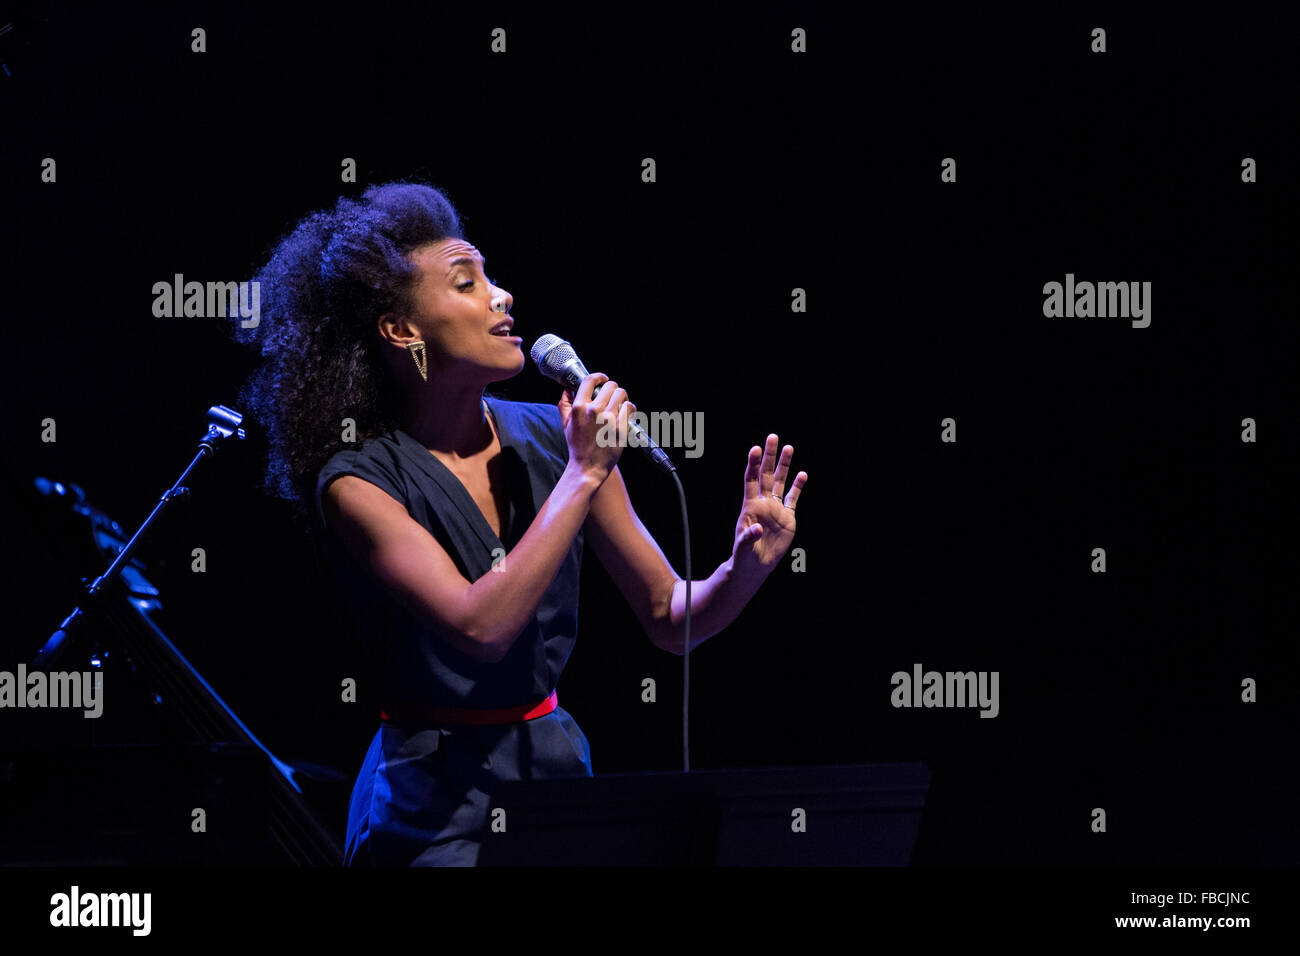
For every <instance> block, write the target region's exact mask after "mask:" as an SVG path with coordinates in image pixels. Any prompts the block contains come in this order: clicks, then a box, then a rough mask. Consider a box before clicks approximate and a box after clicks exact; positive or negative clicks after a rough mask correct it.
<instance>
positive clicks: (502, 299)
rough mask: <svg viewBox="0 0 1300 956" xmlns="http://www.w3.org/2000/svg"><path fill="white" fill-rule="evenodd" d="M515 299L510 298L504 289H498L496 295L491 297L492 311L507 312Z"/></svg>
mask: <svg viewBox="0 0 1300 956" xmlns="http://www.w3.org/2000/svg"><path fill="white" fill-rule="evenodd" d="M514 302H515V300H514V299H513V298H511V296H510V293H509V292H507V291H506V290H505V289H498V290H497V294H496V296H495V297H494V298H493V299H492V311H493V312H508V311H509V310H510V307H511V306H512V305H514Z"/></svg>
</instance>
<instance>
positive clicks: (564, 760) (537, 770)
mask: <svg viewBox="0 0 1300 956" xmlns="http://www.w3.org/2000/svg"><path fill="white" fill-rule="evenodd" d="M590 776H592V770H591V746H590V744H588V742H587V737H586V735H585V734H584V733H583V732H582V729H581V728H580V727H578V724H577V722H576V721H575V720H574V719H573V718H572V717H571V716H569V713H568V712H567V711H566V710H565V709H564V708H563V707H559V706H557V707H556V708H555V710H553V711H551V712H550V713H549V714H546V715H545V716H542V717H537V718H534V719H533V720H526V721H522V722H520V723H514V724H495V725H488V726H473V727H441V728H439V727H429V728H420V727H406V726H399V725H397V724H393V723H387V722H385V723H383V724H382V725H381V726H380V728H379V731H378V732H377V733H376V734H375V737H374V739H373V740H372V741H371V742H370V749H369V750H368V751H367V753H366V759H365V762H364V763H363V764H362V765H361V771H360V773H359V774H358V775H357V782H356V785H355V786H354V787H353V788H352V803H351V806H350V808H349V810H348V834H347V845H346V849H345V851H344V857H343V862H344V865H345V866H381V867H390V866H474V865H476V864H477V862H478V853H479V846H480V845H481V843H482V841H483V839H484V837H485V836H486V835H487V830H488V825H489V817H490V815H491V810H492V795H493V793H494V791H495V784H496V783H497V782H499V781H506V780H540V779H551V778H556V777H590Z"/></svg>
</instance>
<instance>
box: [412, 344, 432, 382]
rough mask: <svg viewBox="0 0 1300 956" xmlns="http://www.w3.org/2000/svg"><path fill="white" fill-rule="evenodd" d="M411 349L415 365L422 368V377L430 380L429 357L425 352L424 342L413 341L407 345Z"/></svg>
mask: <svg viewBox="0 0 1300 956" xmlns="http://www.w3.org/2000/svg"><path fill="white" fill-rule="evenodd" d="M407 349H409V350H410V353H411V358H413V359H415V367H416V368H418V369H419V370H420V378H422V379H424V380H425V381H426V382H427V381H428V380H429V358H428V356H427V355H426V354H425V352H424V343H423V342H412V343H411V344H410V345H408V346H407Z"/></svg>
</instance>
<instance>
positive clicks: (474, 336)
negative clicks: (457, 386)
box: [411, 239, 525, 381]
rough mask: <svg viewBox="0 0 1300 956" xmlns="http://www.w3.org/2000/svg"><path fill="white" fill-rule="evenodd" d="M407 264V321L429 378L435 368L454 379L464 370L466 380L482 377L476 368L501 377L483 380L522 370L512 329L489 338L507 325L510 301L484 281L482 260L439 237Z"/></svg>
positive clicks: (519, 346)
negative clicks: (411, 277)
mask: <svg viewBox="0 0 1300 956" xmlns="http://www.w3.org/2000/svg"><path fill="white" fill-rule="evenodd" d="M411 262H412V263H414V264H415V265H416V267H417V268H419V270H420V278H419V281H418V282H417V283H416V286H415V289H414V290H413V293H412V294H413V297H414V301H415V313H416V314H415V315H413V316H412V317H411V320H412V323H413V324H414V325H415V326H416V328H417V329H418V331H419V332H420V333H421V337H422V338H423V339H424V341H425V343H426V345H427V353H428V363H429V378H430V380H432V379H433V377H434V374H435V369H436V370H437V372H438V373H441V374H443V375H446V374H447V373H451V377H453V378H455V379H460V378H461V377H462V374H461V373H463V372H465V371H469V372H470V373H471V374H470V375H468V376H466V378H467V380H476V379H478V378H481V377H482V376H480V375H478V374H475V372H476V370H477V369H486V370H489V371H491V372H495V373H504V374H496V375H490V376H488V380H489V381H498V380H500V379H502V378H508V377H510V376H512V375H515V374H517V373H518V372H519V371H520V370H521V369H523V367H524V364H525V363H524V352H523V348H522V345H523V340H522V339H521V338H520V337H519V336H517V335H514V334H513V331H510V332H508V334H507V335H493V334H492V329H493V328H495V327H496V326H498V325H500V324H501V323H502V322H503V321H504V322H507V323H509V324H513V320H512V319H511V316H510V314H509V313H510V308H511V306H512V305H514V299H513V298H512V297H511V295H510V293H508V292H506V291H505V290H504V289H501V288H499V287H497V286H496V285H494V284H493V283H492V282H491V281H490V280H489V279H488V278H487V276H486V274H485V273H484V271H483V269H484V259H483V256H482V254H481V253H480V252H479V251H478V250H477V249H476V248H474V246H473V245H471V244H470V243H468V242H466V241H465V240H463V239H443V240H441V241H440V242H435V243H432V244H430V245H427V246H423V247H421V248H419V249H417V250H415V251H414V252H413V253H412V254H411ZM493 302H495V303H496V306H497V311H493V309H492V304H493ZM467 367H468V368H467Z"/></svg>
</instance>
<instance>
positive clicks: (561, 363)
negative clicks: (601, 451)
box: [532, 333, 677, 474]
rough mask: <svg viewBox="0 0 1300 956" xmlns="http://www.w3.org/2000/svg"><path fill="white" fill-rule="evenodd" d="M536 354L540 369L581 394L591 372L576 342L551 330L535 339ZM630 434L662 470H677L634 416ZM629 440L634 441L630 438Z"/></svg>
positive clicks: (629, 417)
mask: <svg viewBox="0 0 1300 956" xmlns="http://www.w3.org/2000/svg"><path fill="white" fill-rule="evenodd" d="M532 356H533V361H534V362H535V363H536V364H537V370H538V371H539V372H541V373H542V374H543V375H545V376H546V377H547V378H550V379H554V380H555V381H557V382H559V383H560V384H561V385H563V386H564V387H565V388H567V389H568V390H569V391H571V392H572V393H573V394H574V395H575V396H576V395H577V394H578V386H579V385H581V384H582V380H583V379H584V378H586V377H587V376H588V375H589V374H590V373H589V372H588V371H587V366H585V365H583V364H582V359H580V358H578V353H577V352H575V351H573V346H572V345H570V344H569V343H568V342H566V341H565V340H564V339H562V338H560V337H559V336H558V335H551V334H549V333H548V334H546V335H543V336H542V337H541V338H540V339H538V340H537V341H536V342H534V343H533V348H532ZM600 387H601V388H604V387H605V386H604V384H602V385H601V386H600ZM597 394H599V391H598V392H597ZM628 434H629V435H635V436H636V440H637V442H639V443H640V446H639V447H641V448H644V449H645V450H646V451H647V452H649V454H650V457H651V459H652V460H653V461H654V463H655V464H656V465H658V466H659V468H660V469H661V470H663V471H665V472H667V473H668V474H672V473H673V472H675V471H676V470H677V466H675V465H674V464H673V463H672V461H670V460H669V458H668V455H667V453H666V452H665V451H664V450H663V449H662V448H660V447H659V444H658V443H657V442H656V441H655V440H654V439H653V438H651V437H650V436H649V435H647V434H646V433H645V429H643V428H642V427H641V426H640V425H638V424H637V423H636V422H634V421H633V420H632V418H631V416H628ZM629 444H632V442H630V441H629Z"/></svg>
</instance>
